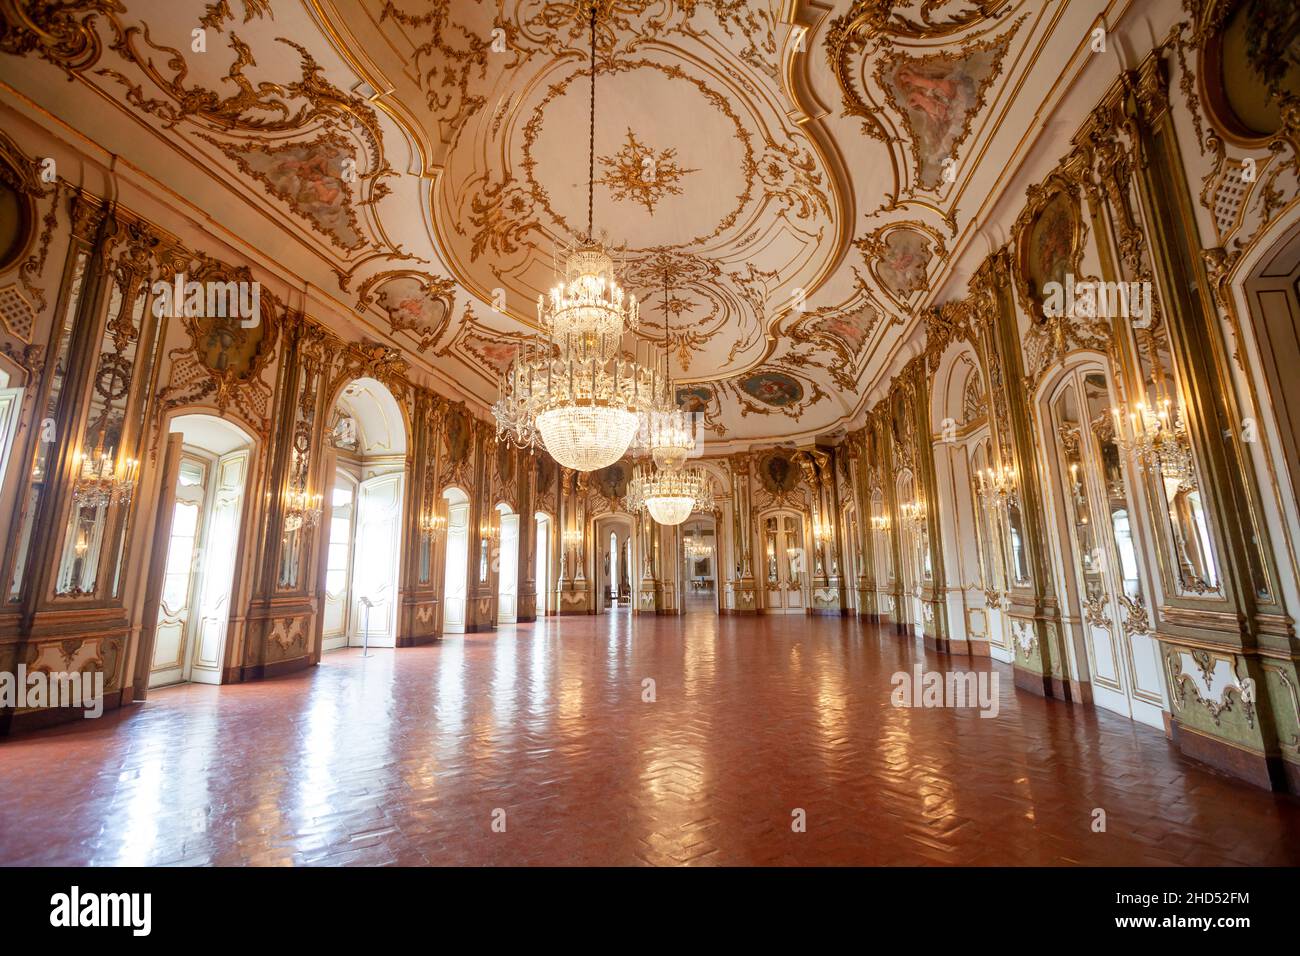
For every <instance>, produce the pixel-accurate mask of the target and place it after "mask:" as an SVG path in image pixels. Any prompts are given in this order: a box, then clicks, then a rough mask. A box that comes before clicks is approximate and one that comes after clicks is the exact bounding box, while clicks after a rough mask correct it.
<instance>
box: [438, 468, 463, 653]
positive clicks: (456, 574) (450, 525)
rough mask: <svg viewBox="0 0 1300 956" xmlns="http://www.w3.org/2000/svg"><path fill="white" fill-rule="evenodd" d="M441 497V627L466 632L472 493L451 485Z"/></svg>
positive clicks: (447, 630)
mask: <svg viewBox="0 0 1300 956" xmlns="http://www.w3.org/2000/svg"><path fill="white" fill-rule="evenodd" d="M442 497H443V498H445V499H446V501H447V557H446V568H445V570H444V572H443V592H442V593H443V598H442V599H443V607H444V610H443V618H442V630H443V633H445V634H464V633H465V602H466V600H467V599H468V596H469V595H468V587H469V496H468V495H466V494H465V492H463V491H461V490H460V489H459V488H448V489H447V490H446V491H444V492H443V493H442Z"/></svg>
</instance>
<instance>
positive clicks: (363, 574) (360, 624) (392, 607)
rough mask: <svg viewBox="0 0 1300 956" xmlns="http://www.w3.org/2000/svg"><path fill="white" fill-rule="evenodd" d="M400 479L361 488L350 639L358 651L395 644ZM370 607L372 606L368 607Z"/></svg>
mask: <svg viewBox="0 0 1300 956" xmlns="http://www.w3.org/2000/svg"><path fill="white" fill-rule="evenodd" d="M401 511H402V475H401V474H400V473H394V474H388V475H378V476H376V477H374V478H368V479H366V480H365V481H363V482H361V485H360V486H359V487H358V489H357V515H356V521H357V524H356V527H357V532H356V553H355V554H354V555H353V558H352V607H351V610H350V617H351V626H350V628H349V630H350V633H351V635H352V636H351V640H350V642H349V643H351V644H352V646H354V647H360V646H361V645H362V644H363V643H368V644H369V645H370V646H371V647H395V646H396V645H397V569H398V553H399V551H400V548H401V530H402V525H401V517H402V516H401ZM367 602H368V605H369V606H367Z"/></svg>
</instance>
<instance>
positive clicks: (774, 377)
mask: <svg viewBox="0 0 1300 956" xmlns="http://www.w3.org/2000/svg"><path fill="white" fill-rule="evenodd" d="M740 387H741V388H742V389H744V390H745V394H747V395H749V396H750V397H751V398H756V399H758V400H759V401H760V402H763V403H764V404H766V405H771V406H773V407H774V408H786V407H788V406H790V405H795V404H798V403H799V402H800V401H801V400H802V399H803V386H802V385H800V384H799V381H798V379H796V378H793V377H792V376H790V375H786V374H785V373H784V372H773V371H762V372H757V373H755V374H753V375H749V376H746V377H745V378H742V379H741V380H740Z"/></svg>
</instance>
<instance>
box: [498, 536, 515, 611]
mask: <svg viewBox="0 0 1300 956" xmlns="http://www.w3.org/2000/svg"><path fill="white" fill-rule="evenodd" d="M497 568H498V570H497V582H498V590H497V623H498V624H514V623H515V621H516V620H517V617H518V595H519V515H502V516H501V553H500V557H499V558H498V564H497Z"/></svg>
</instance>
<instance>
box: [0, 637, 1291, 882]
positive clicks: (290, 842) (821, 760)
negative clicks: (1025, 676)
mask: <svg viewBox="0 0 1300 956" xmlns="http://www.w3.org/2000/svg"><path fill="white" fill-rule="evenodd" d="M917 661H924V662H925V665H926V667H927V668H929V669H934V670H942V669H944V668H946V667H959V668H968V667H969V668H972V669H975V670H981V671H983V670H987V671H992V672H996V673H998V674H999V676H1000V678H1001V679H1000V714H999V716H998V717H997V718H996V719H980V718H979V717H978V715H977V713H975V712H974V711H954V710H942V709H930V710H924V709H898V708H894V707H893V706H891V703H890V691H891V689H892V688H891V683H890V677H891V675H892V674H893V673H894V672H896V671H900V670H910V668H911V667H912V665H913V664H914V663H915V662H917ZM647 678H650V679H653V681H654V682H655V687H654V690H655V698H656V699H655V701H654V702H653V703H649V702H645V701H643V695H644V684H643V681H644V680H645V679H647ZM1098 807H1100V808H1102V809H1103V810H1105V811H1106V815H1107V829H1106V832H1104V833H1094V832H1093V830H1092V826H1091V825H1092V821H1093V810H1094V808H1098ZM796 809H802V810H803V811H805V813H806V820H807V830H806V832H803V833H798V832H793V830H792V827H791V821H792V812H793V811H794V810H796ZM497 810H502V811H504V822H505V832H494V830H493V826H492V824H493V820H494V811H497ZM495 819H497V820H501V819H502V817H501V815H500V814H497V815H496V817H495ZM0 862H3V863H8V864H35V863H41V864H82V863H92V864H118V863H123V864H130V863H140V864H154V863H187V864H207V863H215V864H240V863H251V864H289V863H300V864H301V863H319V864H342V863H358V864H371V863H399V864H424V863H434V864H642V863H651V864H682V863H691V864H849V863H864V864H1071V863H1084V864H1218V863H1230V864H1263V863H1292V864H1294V863H1300V801H1297V800H1295V799H1293V798H1290V797H1283V796H1275V795H1272V794H1269V793H1265V792H1262V791H1258V790H1254V789H1252V788H1250V787H1248V786H1246V785H1244V784H1239V783H1236V782H1234V781H1232V780H1229V779H1227V778H1225V777H1221V776H1218V775H1216V774H1215V773H1213V772H1211V771H1209V770H1206V769H1204V768H1202V767H1200V766H1198V765H1196V764H1193V763H1191V762H1190V761H1188V760H1185V759H1184V758H1182V757H1180V756H1179V755H1178V754H1177V753H1176V752H1175V751H1174V750H1173V748H1172V747H1171V746H1170V745H1169V744H1168V743H1167V742H1166V741H1165V739H1164V737H1163V736H1162V735H1160V734H1159V733H1157V732H1155V731H1152V730H1150V729H1148V728H1146V727H1144V726H1139V725H1136V724H1133V723H1130V722H1129V721H1127V720H1123V719H1120V718H1118V717H1114V716H1111V715H1109V714H1106V713H1104V712H1097V711H1094V710H1091V709H1085V708H1080V707H1077V706H1072V705H1069V704H1064V703H1061V702H1058V701H1046V700H1040V699H1038V698H1035V697H1032V696H1028V695H1026V694H1023V693H1018V692H1016V691H1015V690H1014V688H1013V687H1012V681H1011V674H1010V669H1009V668H1008V667H1006V666H1005V665H1001V664H996V663H991V662H988V661H983V662H974V663H971V662H969V661H967V660H966V659H964V658H944V657H941V656H938V655H930V654H925V653H923V652H922V651H921V650H920V649H919V648H917V647H916V646H915V645H913V644H912V643H911V642H909V641H905V640H904V639H902V638H899V637H895V636H894V635H892V634H891V633H887V632H883V631H881V630H879V629H876V628H874V627H871V626H864V625H859V624H857V623H856V622H851V621H840V620H837V619H825V618H817V619H812V618H804V617H787V618H761V619H734V618H733V619H723V620H721V621H719V620H718V619H717V618H716V617H714V616H713V615H712V614H698V615H696V614H693V615H688V616H687V617H686V618H684V619H680V620H674V619H664V618H660V619H638V620H637V621H636V622H635V623H633V622H632V621H631V620H630V619H629V617H628V616H627V614H626V613H623V614H620V615H616V616H612V617H611V616H605V617H600V618H565V619H563V620H561V621H556V619H554V618H552V619H551V620H550V622H548V623H545V624H539V625H521V626H519V627H518V628H508V629H503V630H502V631H500V632H498V633H494V634H480V635H469V636H465V637H449V638H447V640H446V641H445V642H444V643H443V644H441V645H438V646H434V647H427V648H414V649H403V650H399V651H392V650H382V651H374V652H372V656H371V657H370V658H368V659H363V658H362V657H361V656H360V653H359V652H358V651H342V652H336V653H333V654H329V655H327V656H326V658H325V660H324V662H323V663H322V665H321V666H320V667H319V668H315V669H313V670H311V671H309V672H307V673H304V674H300V675H296V676H293V677H289V678H284V679H280V680H272V681H265V682H260V683H251V684H245V685H234V686H226V687H207V686H197V685H196V686H187V687H179V688H175V689H171V690H164V691H155V692H154V694H153V695H152V697H151V699H150V700H149V702H148V703H147V704H145V705H143V706H141V707H136V708H129V709H127V710H125V711H123V712H121V713H119V714H117V715H109V716H106V717H104V718H103V719H101V720H97V721H85V722H78V723H77V724H76V725H75V726H68V727H65V728H57V729H54V730H51V731H44V732H39V733H36V734H31V735H28V736H25V737H16V738H14V739H11V740H8V741H4V742H3V743H0Z"/></svg>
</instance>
